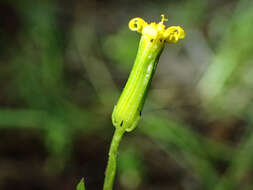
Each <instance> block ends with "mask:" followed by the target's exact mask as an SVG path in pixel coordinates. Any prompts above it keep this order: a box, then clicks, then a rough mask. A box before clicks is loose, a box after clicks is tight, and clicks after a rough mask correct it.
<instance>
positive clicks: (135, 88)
mask: <svg viewBox="0 0 253 190" xmlns="http://www.w3.org/2000/svg"><path fill="white" fill-rule="evenodd" d="M163 47H164V42H163V41H161V40H160V39H152V40H148V39H147V38H146V37H145V36H142V37H141V40H140V44H139V49H138V53H137V56H136V60H135V63H134V66H133V68H132V71H131V73H130V76H129V78H128V81H127V83H126V85H125V87H124V89H123V92H122V93H121V96H120V98H119V100H118V103H117V104H116V106H115V107H114V110H113V113H112V122H113V125H114V126H115V127H116V128H118V127H121V128H123V129H125V130H126V131H127V132H130V131H132V130H133V129H134V128H135V127H136V126H137V124H138V122H139V120H140V117H141V112H142V109H143V105H144V102H145V99H146V94H147V90H148V88H149V86H150V83H151V81H152V77H153V74H154V72H155V69H156V66H157V63H158V60H159V57H160V55H161V53H162V50H163Z"/></svg>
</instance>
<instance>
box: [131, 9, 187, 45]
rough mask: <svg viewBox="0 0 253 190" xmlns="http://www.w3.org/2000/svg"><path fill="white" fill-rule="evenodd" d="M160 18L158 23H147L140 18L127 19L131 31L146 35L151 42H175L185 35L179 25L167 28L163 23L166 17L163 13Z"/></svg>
mask: <svg viewBox="0 0 253 190" xmlns="http://www.w3.org/2000/svg"><path fill="white" fill-rule="evenodd" d="M161 17H162V19H161V21H160V22H159V23H155V22H151V23H150V24H148V23H147V22H145V21H144V20H143V19H142V18H139V17H137V18H133V19H131V20H130V21H129V24H128V26H129V28H130V30H132V31H137V32H139V33H141V34H142V35H143V36H145V37H146V39H147V40H150V41H151V42H153V41H154V42H162V43H164V42H165V41H166V42H168V43H176V42H178V40H179V39H183V38H184V37H185V32H184V29H183V28H181V27H180V26H170V27H168V28H167V29H166V28H165V25H164V24H163V23H164V22H165V21H167V20H168V19H166V18H165V16H164V14H162V15H161Z"/></svg>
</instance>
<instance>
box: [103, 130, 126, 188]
mask: <svg viewBox="0 0 253 190" xmlns="http://www.w3.org/2000/svg"><path fill="white" fill-rule="evenodd" d="M124 132H125V129H124V128H121V127H116V130H115V132H114V135H113V137H112V141H111V146H110V150H109V159H108V163H107V168H106V171H105V180H104V187H103V190H112V188H113V183H114V177H115V174H116V168H117V154H118V147H119V143H120V141H121V139H122V136H123V134H124Z"/></svg>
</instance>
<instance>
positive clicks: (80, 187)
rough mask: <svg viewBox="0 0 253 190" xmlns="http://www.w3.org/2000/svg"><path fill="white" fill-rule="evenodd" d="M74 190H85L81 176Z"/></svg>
mask: <svg viewBox="0 0 253 190" xmlns="http://www.w3.org/2000/svg"><path fill="white" fill-rule="evenodd" d="M76 190H85V186H84V180H83V178H82V179H81V181H80V182H79V183H78V185H77V186H76Z"/></svg>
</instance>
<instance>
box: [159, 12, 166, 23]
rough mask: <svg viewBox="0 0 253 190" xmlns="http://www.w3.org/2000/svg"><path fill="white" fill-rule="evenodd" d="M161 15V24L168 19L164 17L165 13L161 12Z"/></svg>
mask: <svg viewBox="0 0 253 190" xmlns="http://www.w3.org/2000/svg"><path fill="white" fill-rule="evenodd" d="M161 17H162V19H161V21H160V23H161V24H163V23H164V22H165V21H168V19H167V18H165V15H164V14H161Z"/></svg>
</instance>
